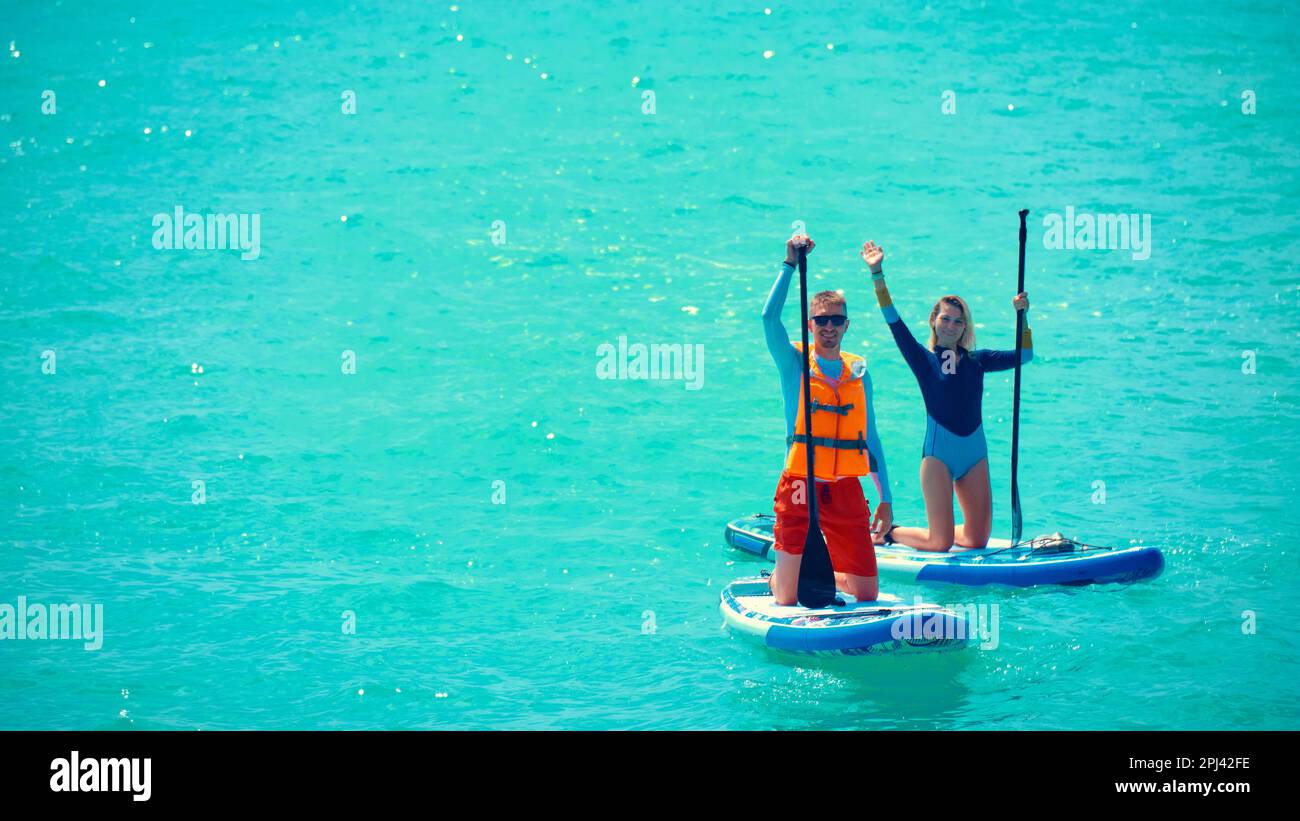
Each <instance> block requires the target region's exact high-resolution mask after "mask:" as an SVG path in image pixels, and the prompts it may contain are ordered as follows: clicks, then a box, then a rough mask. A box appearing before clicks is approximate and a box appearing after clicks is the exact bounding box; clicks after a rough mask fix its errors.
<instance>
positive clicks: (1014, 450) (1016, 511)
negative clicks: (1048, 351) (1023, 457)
mask: <svg viewBox="0 0 1300 821" xmlns="http://www.w3.org/2000/svg"><path fill="white" fill-rule="evenodd" d="M1027 216H1029V209H1028V208H1025V209H1022V210H1021V212H1020V273H1019V278H1018V279H1017V280H1016V293H1017V294H1020V293H1023V292H1024V290H1025V237H1026V236H1027V231H1026V230H1025V218H1026V217H1027ZM1024 332H1025V312H1024V311H1023V310H1017V311H1016V381H1015V389H1014V391H1013V397H1014V398H1013V400H1012V409H1011V543H1012V544H1019V543H1020V534H1021V532H1022V530H1023V524H1024V523H1023V520H1022V518H1021V513H1020V485H1019V483H1018V477H1017V472H1018V470H1019V467H1020V351H1021V349H1022V348H1023V347H1024V343H1023V334H1024Z"/></svg>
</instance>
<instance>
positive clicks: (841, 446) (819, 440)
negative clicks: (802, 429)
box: [785, 433, 867, 453]
mask: <svg viewBox="0 0 1300 821" xmlns="http://www.w3.org/2000/svg"><path fill="white" fill-rule="evenodd" d="M807 441H808V437H806V436H804V435H803V434H802V433H796V434H795V435H794V436H787V437H785V444H786V446H787V447H789V446H790V445H792V444H794V443H795V442H798V443H799V444H801V445H802V444H805V443H806V442H807ZM812 441H813V445H814V446H816V447H819V448H835V449H836V450H856V451H858V452H859V453H861V452H862V451H864V450H866V449H867V440H866V437H865V436H863V435H862V434H861V433H859V434H858V438H857V439H831V438H830V437H827V436H814V437H813V438H812Z"/></svg>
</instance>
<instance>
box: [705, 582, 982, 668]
mask: <svg viewBox="0 0 1300 821" xmlns="http://www.w3.org/2000/svg"><path fill="white" fill-rule="evenodd" d="M838 596H839V600H840V602H842V604H834V605H830V606H827V607H822V608H817V609H810V608H807V607H801V606H799V605H780V604H777V603H776V600H775V598H774V597H773V596H772V591H771V589H770V588H769V587H768V584H767V579H766V578H765V577H758V578H750V579H738V580H736V581H734V582H732V583H731V584H729V585H727V586H726V588H725V589H723V591H722V602H721V604H720V605H719V608H720V609H721V611H722V618H723V621H724V622H725V623H726V626H727V628H728V629H729V630H731V632H732V633H734V634H737V635H740V636H743V637H745V638H748V639H751V640H754V641H757V642H758V643H760V644H763V645H765V646H767V647H771V648H772V649H774V650H785V651H789V652H795V653H818V654H822V653H825V654H841V655H850V656H862V655H889V654H898V653H920V652H936V651H945V650H958V649H961V648H963V647H965V646H966V644H967V643H968V642H969V641H970V640H971V639H972V638H973V637H968V636H967V632H966V631H967V624H966V620H965V619H963V618H962V617H961V616H960V615H958V614H956V613H953V612H952V611H950V610H945V609H943V608H941V607H939V606H938V605H934V604H922V605H915V604H909V605H905V604H902V603H900V602H899V600H898V598H897V597H895V596H890V595H887V594H886V595H882V596H881V597H880V598H879V599H877V600H875V601H863V602H859V601H854V599H853V597H852V596H850V595H848V594H846V593H839V594H838Z"/></svg>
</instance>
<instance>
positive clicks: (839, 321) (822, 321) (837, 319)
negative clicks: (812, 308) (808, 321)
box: [813, 314, 849, 328]
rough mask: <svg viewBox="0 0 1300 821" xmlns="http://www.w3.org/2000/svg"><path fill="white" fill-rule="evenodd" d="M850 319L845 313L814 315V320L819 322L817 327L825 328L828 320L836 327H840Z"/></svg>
mask: <svg viewBox="0 0 1300 821" xmlns="http://www.w3.org/2000/svg"><path fill="white" fill-rule="evenodd" d="M848 321H849V318H848V317H847V316H845V315H844V314H835V315H834V316H815V317H813V322H816V323H817V327H818V328H825V327H826V323H827V322H829V323H831V324H832V325H834V326H835V327H836V328H838V327H840V326H841V325H843V324H844V323H845V322H848Z"/></svg>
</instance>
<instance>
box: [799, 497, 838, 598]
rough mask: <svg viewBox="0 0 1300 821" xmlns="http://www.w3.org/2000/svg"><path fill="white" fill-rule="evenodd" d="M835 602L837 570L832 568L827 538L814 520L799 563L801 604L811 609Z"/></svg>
mask: <svg viewBox="0 0 1300 821" xmlns="http://www.w3.org/2000/svg"><path fill="white" fill-rule="evenodd" d="M834 600H835V570H834V568H832V567H831V554H830V551H829V550H827V549H826V538H825V537H824V536H822V529H821V527H819V526H818V524H817V520H816V519H815V518H814V519H813V520H811V521H810V522H809V523H808V536H807V538H805V539H804V541H803V559H802V561H800V562H799V604H801V605H803V606H804V607H809V608H815V607H825V606H826V605H828V604H830V603H831V602H832V601H834Z"/></svg>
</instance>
